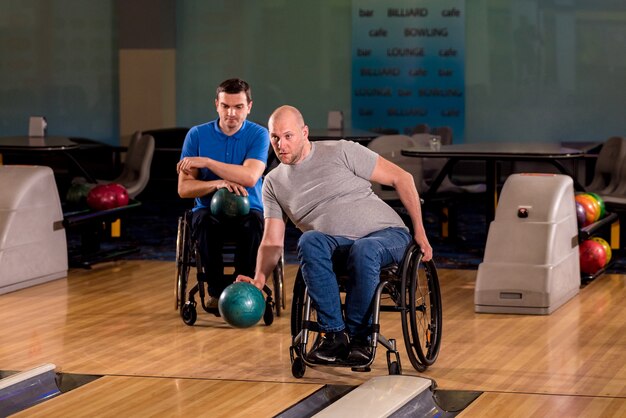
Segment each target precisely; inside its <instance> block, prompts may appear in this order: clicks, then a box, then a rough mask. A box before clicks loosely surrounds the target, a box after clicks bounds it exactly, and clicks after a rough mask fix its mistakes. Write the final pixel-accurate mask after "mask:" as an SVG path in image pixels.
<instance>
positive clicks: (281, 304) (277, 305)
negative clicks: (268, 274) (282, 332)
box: [272, 256, 285, 317]
mask: <svg viewBox="0 0 626 418" xmlns="http://www.w3.org/2000/svg"><path fill="white" fill-rule="evenodd" d="M284 269H285V260H284V258H283V257H282V256H281V257H280V260H279V261H278V264H276V267H275V268H274V271H273V272H272V280H273V282H274V283H273V284H274V310H275V311H276V316H277V317H278V316H280V311H281V310H282V309H285V290H284V288H283V277H284Z"/></svg>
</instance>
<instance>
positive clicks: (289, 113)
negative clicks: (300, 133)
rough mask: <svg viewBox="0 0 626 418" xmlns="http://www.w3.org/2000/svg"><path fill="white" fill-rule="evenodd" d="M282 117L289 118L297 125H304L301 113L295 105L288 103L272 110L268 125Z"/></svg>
mask: <svg viewBox="0 0 626 418" xmlns="http://www.w3.org/2000/svg"><path fill="white" fill-rule="evenodd" d="M283 118H291V119H292V121H293V122H295V123H297V124H298V125H299V126H304V118H303V117H302V113H300V111H299V110H298V109H296V108H295V107H293V106H289V105H284V106H281V107H279V108H277V109H276V110H274V112H272V114H271V115H270V119H269V122H268V125H272V124H273V123H274V121H276V120H279V119H283Z"/></svg>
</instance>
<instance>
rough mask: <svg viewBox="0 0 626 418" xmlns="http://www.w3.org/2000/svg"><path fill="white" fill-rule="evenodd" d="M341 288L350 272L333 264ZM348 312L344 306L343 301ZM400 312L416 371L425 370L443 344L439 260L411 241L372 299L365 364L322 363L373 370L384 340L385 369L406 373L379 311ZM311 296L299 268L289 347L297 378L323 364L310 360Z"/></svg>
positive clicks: (386, 271) (316, 327)
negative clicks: (426, 255) (383, 331)
mask: <svg viewBox="0 0 626 418" xmlns="http://www.w3.org/2000/svg"><path fill="white" fill-rule="evenodd" d="M334 270H335V273H336V274H337V279H338V281H339V287H340V291H344V292H345V286H343V284H342V282H345V279H346V273H345V272H342V271H341V270H340V268H339V267H337V265H336V264H335V265H334ZM342 309H343V311H344V314H345V305H344V304H342ZM384 311H387V312H399V313H400V316H401V320H402V334H403V337H404V345H405V347H406V350H407V354H408V358H409V360H410V361H411V364H412V365H413V367H414V368H415V370H417V371H418V372H423V371H425V370H426V369H427V368H428V367H429V366H431V365H432V364H433V363H435V361H436V360H437V356H438V355H439V348H440V346H441V332H442V306H441V291H440V288H439V278H438V276H437V269H436V267H435V263H434V262H433V261H432V260H430V261H428V262H422V253H421V250H420V248H419V246H418V245H417V244H416V243H415V242H413V243H412V244H411V245H409V247H408V248H407V249H406V251H405V254H404V257H403V260H402V262H401V263H400V264H391V265H389V266H386V267H385V268H383V269H382V270H381V274H380V282H379V284H378V286H377V288H376V293H375V295H374V299H373V301H372V307H371V312H372V324H371V326H370V331H371V334H370V335H371V339H370V351H371V356H370V358H369V361H368V362H367V363H365V364H349V363H348V362H347V361H339V362H336V363H332V364H323V366H335V367H351V368H352V370H353V371H362V372H369V371H370V370H371V368H370V366H371V365H372V363H373V362H374V358H375V356H376V348H377V345H378V344H381V345H382V346H383V347H384V348H386V349H387V367H388V370H389V374H390V375H400V374H402V366H401V364H400V355H399V352H398V350H397V347H396V341H395V339H387V338H385V337H384V336H383V335H382V334H381V333H380V312H384ZM315 318H316V313H315V309H314V307H313V305H312V301H311V298H310V297H309V296H308V294H307V289H306V285H305V283H304V280H303V278H302V273H301V271H300V270H298V273H297V276H296V280H295V283H294V292H293V300H292V309H291V336H292V344H291V347H290V348H289V354H290V359H291V372H292V374H293V376H294V377H296V378H301V377H303V376H304V373H305V371H306V368H307V366H310V367H316V366H320V364H317V363H314V362H311V361H309V360H308V359H307V352H308V350H309V349H310V348H311V345H312V341H313V338H312V337H313V336H314V334H319V332H320V329H319V325H318V323H317V322H316V320H315Z"/></svg>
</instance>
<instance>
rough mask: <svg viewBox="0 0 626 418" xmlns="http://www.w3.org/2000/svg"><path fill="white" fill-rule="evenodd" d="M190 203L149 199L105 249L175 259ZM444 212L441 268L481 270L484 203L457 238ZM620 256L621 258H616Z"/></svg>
mask: <svg viewBox="0 0 626 418" xmlns="http://www.w3.org/2000/svg"><path fill="white" fill-rule="evenodd" d="M187 204H189V202H180V203H178V202H172V201H162V202H159V201H148V202H143V204H142V206H141V207H140V208H139V209H138V210H136V211H134V213H132V214H130V215H129V217H128V219H126V220H125V221H124V222H123V234H122V238H119V239H107V241H106V242H104V243H103V244H102V247H103V248H104V249H107V248H112V247H115V246H119V245H136V246H138V247H139V248H140V251H139V252H137V253H135V254H131V255H128V256H126V258H127V259H148V260H167V261H174V260H175V247H176V230H177V222H178V217H179V216H180V215H181V214H182V213H183V212H184V210H185V209H186V206H185V205H187ZM440 219H441V215H440V213H439V211H438V210H437V209H436V208H429V207H428V206H427V207H426V208H425V209H424V223H425V227H426V230H427V233H428V236H429V239H430V241H431V245H432V246H433V249H434V253H435V262H436V264H437V266H438V267H439V268H450V269H477V268H478V265H479V264H480V263H481V262H482V259H483V255H484V248H485V242H486V228H485V217H484V206H483V205H482V203H481V202H480V200H477V199H472V200H468V201H462V202H459V203H458V204H457V211H456V219H457V233H456V234H455V236H453V237H447V238H446V237H442V234H441V227H440ZM299 235H300V234H299V231H298V230H296V229H295V228H292V227H291V228H288V229H287V237H286V242H285V259H286V260H285V261H286V262H287V263H296V242H297V239H298V237H299ZM79 239H80V238H79V236H78V234H77V232H76V231H68V241H69V244H70V245H77V244H78V243H79V242H80V241H79ZM615 258H617V257H615ZM608 271H609V272H616V273H624V272H626V263H625V262H624V261H623V259H621V258H620V259H616V260H614V262H613V264H612V266H611V267H610V268H609V270H608Z"/></svg>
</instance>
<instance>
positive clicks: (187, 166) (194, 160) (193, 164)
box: [176, 157, 209, 174]
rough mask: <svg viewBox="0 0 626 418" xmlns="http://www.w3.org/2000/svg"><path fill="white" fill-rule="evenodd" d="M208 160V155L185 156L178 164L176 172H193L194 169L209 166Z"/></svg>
mask: <svg viewBox="0 0 626 418" xmlns="http://www.w3.org/2000/svg"><path fill="white" fill-rule="evenodd" d="M208 160H209V159H208V158H206V157H185V158H183V159H182V160H180V161H179V162H178V164H176V172H177V173H178V174H180V172H181V171H182V172H183V173H185V174H191V171H192V170H193V169H199V168H208Z"/></svg>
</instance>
